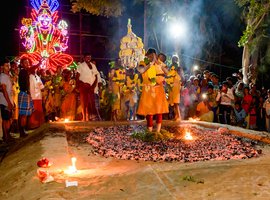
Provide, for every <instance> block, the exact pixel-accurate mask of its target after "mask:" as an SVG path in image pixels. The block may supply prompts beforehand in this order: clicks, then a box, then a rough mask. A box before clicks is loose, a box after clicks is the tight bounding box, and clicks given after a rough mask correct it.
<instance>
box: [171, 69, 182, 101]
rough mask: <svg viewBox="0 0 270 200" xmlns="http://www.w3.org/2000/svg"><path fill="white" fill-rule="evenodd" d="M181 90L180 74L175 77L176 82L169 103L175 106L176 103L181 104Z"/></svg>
mask: <svg viewBox="0 0 270 200" xmlns="http://www.w3.org/2000/svg"><path fill="white" fill-rule="evenodd" d="M180 90H181V78H180V76H179V74H178V73H176V75H175V77H174V82H173V86H172V88H171V90H169V92H168V96H169V98H168V103H169V104H170V105H173V104H175V103H180Z"/></svg>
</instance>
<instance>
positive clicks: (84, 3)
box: [70, 0, 124, 17]
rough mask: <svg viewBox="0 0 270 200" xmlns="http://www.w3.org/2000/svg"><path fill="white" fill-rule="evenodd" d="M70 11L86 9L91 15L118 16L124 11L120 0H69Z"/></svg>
mask: <svg viewBox="0 0 270 200" xmlns="http://www.w3.org/2000/svg"><path fill="white" fill-rule="evenodd" d="M70 1H71V3H72V11H73V12H74V13H75V12H80V11H86V12H88V13H90V14H92V15H98V16H105V17H118V16H121V15H122V13H123V11H124V6H123V4H122V1H121V0H70Z"/></svg>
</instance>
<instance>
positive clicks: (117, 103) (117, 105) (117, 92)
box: [112, 82, 121, 111]
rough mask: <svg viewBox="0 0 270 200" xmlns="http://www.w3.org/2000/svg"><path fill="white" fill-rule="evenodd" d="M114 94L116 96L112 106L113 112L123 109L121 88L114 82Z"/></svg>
mask: <svg viewBox="0 0 270 200" xmlns="http://www.w3.org/2000/svg"><path fill="white" fill-rule="evenodd" d="M112 93H113V95H114V100H113V104H112V110H113V111H114V110H120V109H121V98H120V97H121V96H120V86H119V84H117V83H116V82H112Z"/></svg>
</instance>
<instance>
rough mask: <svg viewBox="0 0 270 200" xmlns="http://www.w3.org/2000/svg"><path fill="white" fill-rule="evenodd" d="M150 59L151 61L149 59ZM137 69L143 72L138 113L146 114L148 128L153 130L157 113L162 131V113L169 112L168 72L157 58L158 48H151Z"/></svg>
mask: <svg viewBox="0 0 270 200" xmlns="http://www.w3.org/2000/svg"><path fill="white" fill-rule="evenodd" d="M148 60H149V61H148ZM137 70H138V71H139V72H140V73H141V74H142V79H143V88H142V93H141V97H140V101H139V106H138V111H137V114H139V115H143V116H146V120H147V128H148V130H149V131H151V132H152V131H153V116H154V115H156V123H157V124H156V131H157V132H160V129H161V123H162V114H164V113H168V112H169V109H168V102H167V99H166V94H165V89H164V86H163V82H164V79H165V77H164V76H165V74H166V73H168V70H167V69H166V65H165V64H164V63H162V62H161V61H159V60H158V59H157V54H156V50H155V49H153V48H149V49H148V51H147V53H146V59H145V62H141V63H140V65H139V66H138V67H137Z"/></svg>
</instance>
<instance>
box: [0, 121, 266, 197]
mask: <svg viewBox="0 0 270 200" xmlns="http://www.w3.org/2000/svg"><path fill="white" fill-rule="evenodd" d="M129 123H136V124H145V122H144V121H137V122H118V123H113V122H73V123H61V122H60V123H52V124H44V125H43V126H42V127H40V128H39V129H37V130H35V131H33V132H30V133H29V136H28V137H27V138H24V139H17V141H16V143H14V144H12V145H10V146H9V147H7V148H8V153H7V154H6V155H5V157H3V160H2V162H1V163H0V174H1V176H0V199H14V200H18V199H44V200H45V199H46V200H47V199H138V200H139V199H162V200H167V199H168V200H171V199H187V200H190V199H198V200H201V199H211V200H212V199H213V200H217V199H220V200H227V199H229V200H231V199H232V200H242V199H243V200H252V199H254V200H255V199H256V200H257V199H259V200H260V199H262V200H268V199H270V146H269V143H268V139H269V136H268V133H262V132H256V131H251V130H242V129H239V128H236V127H231V126H228V127H227V128H229V130H230V132H231V133H232V134H238V135H239V133H242V136H243V137H244V136H245V137H248V138H253V139H254V140H258V141H260V142H259V143H258V148H260V149H262V154H261V155H260V157H258V158H251V159H244V160H227V161H204V162H195V163H177V162H173V163H167V162H160V163H159V162H142V161H140V162H138V161H131V160H117V159H114V158H104V157H101V156H96V155H93V154H92V153H91V150H92V148H91V146H90V145H88V144H87V143H78V142H70V141H68V140H67V137H66V132H69V133H73V134H75V135H76V134H85V133H87V131H89V130H90V129H91V128H93V127H95V126H111V125H117V124H129ZM175 123H176V122H170V121H164V124H167V125H173V124H175ZM182 123H195V124H199V125H200V126H205V127H209V126H211V127H213V128H218V127H221V126H222V125H220V124H208V123H201V122H187V121H183V122H182ZM223 126H224V125H223ZM261 141H263V142H261ZM73 156H75V157H76V158H77V162H76V166H77V169H78V172H77V173H76V174H71V175H70V174H66V173H65V170H66V169H67V168H68V166H70V165H71V157H73ZM42 157H46V158H48V159H49V160H50V161H51V162H52V163H53V165H52V166H51V167H50V168H48V169H47V170H48V173H49V174H50V175H51V176H52V177H53V179H54V180H53V181H52V182H48V183H42V182H40V180H39V179H38V177H37V170H38V167H37V164H36V163H37V161H38V160H39V159H40V158H42ZM66 181H77V183H78V185H77V186H73V187H66Z"/></svg>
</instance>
